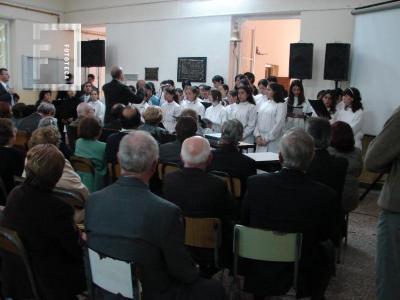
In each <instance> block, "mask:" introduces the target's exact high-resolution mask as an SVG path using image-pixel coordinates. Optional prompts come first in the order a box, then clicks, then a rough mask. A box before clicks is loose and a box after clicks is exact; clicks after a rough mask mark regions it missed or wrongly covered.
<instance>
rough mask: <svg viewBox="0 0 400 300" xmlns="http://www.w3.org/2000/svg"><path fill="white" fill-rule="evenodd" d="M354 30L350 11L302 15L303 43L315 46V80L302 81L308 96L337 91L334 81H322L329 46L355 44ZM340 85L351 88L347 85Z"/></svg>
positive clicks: (307, 12)
mask: <svg viewBox="0 0 400 300" xmlns="http://www.w3.org/2000/svg"><path fill="white" fill-rule="evenodd" d="M353 29H354V17H353V16H352V15H351V10H350V9H341V10H327V11H305V12H302V13H301V42H304V43H314V60H313V74H312V79H311V80H304V81H303V84H304V89H305V94H306V97H308V98H310V99H315V98H316V97H317V93H318V91H320V90H322V89H327V88H334V86H335V85H334V82H333V81H329V80H324V79H323V78H324V65H325V48H326V43H333V42H341V43H352V41H353ZM341 86H342V87H346V86H348V82H343V83H342V85H341Z"/></svg>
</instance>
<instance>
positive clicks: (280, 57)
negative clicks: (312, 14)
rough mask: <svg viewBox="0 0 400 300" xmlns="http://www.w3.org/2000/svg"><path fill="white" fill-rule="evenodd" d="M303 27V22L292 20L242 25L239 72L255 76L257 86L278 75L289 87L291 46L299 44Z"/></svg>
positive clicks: (283, 83) (256, 21) (253, 22)
mask: <svg viewBox="0 0 400 300" xmlns="http://www.w3.org/2000/svg"><path fill="white" fill-rule="evenodd" d="M300 26H301V21H300V19H292V18H290V19H289V18H288V19H277V20H275V19H274V20H265V19H264V20H252V19H250V20H246V21H244V22H242V23H241V26H240V32H241V40H242V42H241V43H240V59H239V68H238V69H239V73H241V74H243V73H245V72H252V73H254V75H255V77H256V84H257V82H258V81H259V80H260V79H263V78H267V77H268V76H270V75H272V76H276V77H278V81H279V83H280V84H282V85H284V86H285V88H288V87H289V82H290V79H289V54H290V44H291V43H297V42H299V40H300Z"/></svg>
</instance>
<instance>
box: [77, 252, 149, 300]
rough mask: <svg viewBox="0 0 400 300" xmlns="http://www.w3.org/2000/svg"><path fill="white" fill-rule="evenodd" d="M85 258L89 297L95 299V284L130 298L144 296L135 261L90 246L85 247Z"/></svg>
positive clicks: (138, 299)
mask: <svg viewBox="0 0 400 300" xmlns="http://www.w3.org/2000/svg"><path fill="white" fill-rule="evenodd" d="M85 258H86V259H85V264H86V279H87V282H88V292H89V299H95V295H94V286H95V285H96V286H98V287H100V288H102V289H104V290H106V291H108V292H110V293H112V294H116V295H122V296H123V297H125V298H128V299H134V300H140V299H141V298H142V285H141V282H140V276H139V274H140V270H139V268H138V266H137V264H136V263H135V262H134V261H125V260H119V259H116V258H113V257H111V256H109V255H107V254H104V253H100V252H97V251H96V250H94V249H92V248H90V247H87V248H86V249H85Z"/></svg>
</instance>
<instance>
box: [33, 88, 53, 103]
mask: <svg viewBox="0 0 400 300" xmlns="http://www.w3.org/2000/svg"><path fill="white" fill-rule="evenodd" d="M42 102H47V103H50V104H51V103H52V102H53V99H51V91H50V90H41V91H40V92H39V99H38V101H36V103H35V105H36V106H39V105H40V104H41V103H42Z"/></svg>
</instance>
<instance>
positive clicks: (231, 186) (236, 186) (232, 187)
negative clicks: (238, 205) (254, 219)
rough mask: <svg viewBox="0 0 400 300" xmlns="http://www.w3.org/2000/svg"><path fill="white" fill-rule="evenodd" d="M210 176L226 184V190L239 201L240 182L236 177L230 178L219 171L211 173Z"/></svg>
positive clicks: (240, 194) (240, 192)
mask: <svg viewBox="0 0 400 300" xmlns="http://www.w3.org/2000/svg"><path fill="white" fill-rule="evenodd" d="M210 173H211V174H213V175H215V176H217V177H219V178H221V179H222V180H223V181H225V182H226V184H227V186H228V190H229V191H230V192H231V194H232V195H233V196H234V197H235V198H236V199H240V198H241V196H242V182H241V181H240V179H239V178H237V177H232V176H230V175H229V174H228V173H225V172H220V171H211V172H210Z"/></svg>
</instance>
